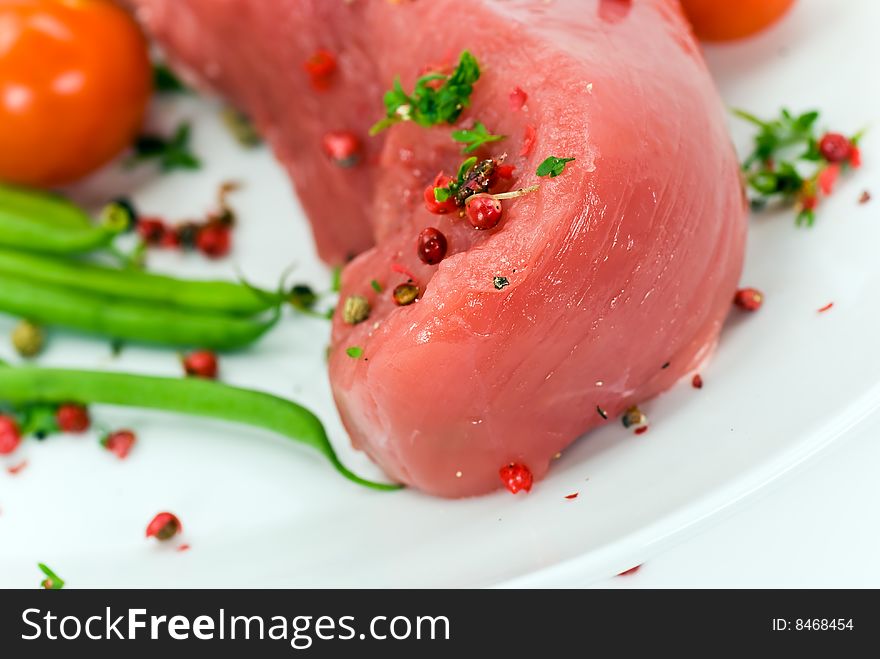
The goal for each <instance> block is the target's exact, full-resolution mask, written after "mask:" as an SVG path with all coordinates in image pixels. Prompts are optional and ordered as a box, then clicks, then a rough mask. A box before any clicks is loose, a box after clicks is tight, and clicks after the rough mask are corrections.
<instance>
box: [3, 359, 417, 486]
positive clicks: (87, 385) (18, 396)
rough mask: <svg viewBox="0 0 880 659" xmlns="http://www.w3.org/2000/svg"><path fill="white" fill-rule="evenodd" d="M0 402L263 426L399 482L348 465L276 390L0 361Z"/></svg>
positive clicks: (314, 421) (314, 422)
mask: <svg viewBox="0 0 880 659" xmlns="http://www.w3.org/2000/svg"><path fill="white" fill-rule="evenodd" d="M0 402H6V403H9V404H12V405H28V404H33V403H64V402H71V403H81V404H85V405H87V404H91V403H104V404H108V405H122V406H132V407H145V408H150V409H158V410H165V411H169V412H179V413H182V414H188V415H193V416H203V417H211V418H215V419H222V420H224V421H232V422H235V423H241V424H245V425H250V426H255V427H258V428H264V429H266V430H270V431H273V432H276V433H278V434H280V435H284V436H285V437H289V438H290V439H294V440H296V441H299V442H302V443H304V444H307V445H309V446H311V447H312V448H315V449H317V450H318V451H319V452H320V453H321V454H323V455H324V456H325V457H326V458H327V459H328V460H329V461H330V463H331V464H332V465H333V466H334V467H335V468H336V470H337V471H338V472H339V473H340V474H342V475H343V476H345V477H346V478H347V479H348V480H350V481H353V482H355V483H358V484H359V485H364V486H366V487H369V488H372V489H375V490H397V489H400V488H401V486H400V485H396V484H386V483H376V482H373V481H369V480H365V479H363V478H361V477H360V476H357V475H356V474H354V473H353V472H351V471H349V470H348V469H347V468H346V467H345V466H344V465H343V464H342V462H340V460H339V457H338V456H337V455H336V452H335V451H334V450H333V447H332V445H331V444H330V441H329V440H328V439H327V433H326V431H325V430H324V426H323V424H322V423H321V421H320V420H319V419H318V417H316V416H315V415H314V414H313V413H312V412H310V411H309V410H307V409H306V408H304V407H302V406H300V405H297V404H296V403H294V402H292V401H289V400H285V399H284V398H279V397H278V396H273V395H271V394H267V393H263V392H259V391H251V390H249V389H240V388H238V387H231V386H229V385H225V384H222V383H219V382H214V381H211V380H202V379H198V378H179V379H176V378H159V377H151V376H143V375H131V374H126V373H103V372H94V371H73V370H62V369H47V368H36V367H30V366H22V367H11V366H6V365H2V362H0Z"/></svg>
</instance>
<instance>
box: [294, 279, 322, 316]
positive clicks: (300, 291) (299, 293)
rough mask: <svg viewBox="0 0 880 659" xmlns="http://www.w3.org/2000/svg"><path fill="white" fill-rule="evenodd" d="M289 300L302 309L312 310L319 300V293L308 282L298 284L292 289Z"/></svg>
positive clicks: (296, 307)
mask: <svg viewBox="0 0 880 659" xmlns="http://www.w3.org/2000/svg"><path fill="white" fill-rule="evenodd" d="M288 301H289V302H290V304H291V305H292V306H293V307H294V308H295V309H299V310H300V311H311V310H312V309H314V307H315V304H317V302H318V294H317V293H315V291H314V290H313V289H312V287H311V286H309V285H308V284H296V285H294V286H293V288H291V289H290V294H289V295H288Z"/></svg>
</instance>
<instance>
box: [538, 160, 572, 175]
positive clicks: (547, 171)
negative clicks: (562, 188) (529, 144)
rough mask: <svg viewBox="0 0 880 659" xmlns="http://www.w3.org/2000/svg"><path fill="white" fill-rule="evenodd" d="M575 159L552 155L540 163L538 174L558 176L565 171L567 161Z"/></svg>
mask: <svg viewBox="0 0 880 659" xmlns="http://www.w3.org/2000/svg"><path fill="white" fill-rule="evenodd" d="M573 160H574V158H557V157H556V156H550V157H549V158H547V160H545V161H544V162H542V163H541V164H540V165H538V171H537V172H536V173H537V174H538V176H549V177H550V178H556V177H557V176H559V175H560V174H561V173H562V172H564V171H565V163H568V162H572V161H573Z"/></svg>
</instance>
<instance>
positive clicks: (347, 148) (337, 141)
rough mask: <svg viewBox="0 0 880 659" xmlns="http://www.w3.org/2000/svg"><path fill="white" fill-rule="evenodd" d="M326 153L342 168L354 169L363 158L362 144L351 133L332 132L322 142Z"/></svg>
mask: <svg viewBox="0 0 880 659" xmlns="http://www.w3.org/2000/svg"><path fill="white" fill-rule="evenodd" d="M321 144H322V146H323V148H324V153H326V154H327V157H328V158H330V160H332V161H333V162H334V163H336V164H337V165H339V166H340V167H354V166H355V165H356V164H357V163H358V162H359V161H360V156H361V143H360V140H358V138H357V136H356V135H355V134H354V133H352V132H350V131H330V132H328V133H325V134H324V137H323V138H322V140H321Z"/></svg>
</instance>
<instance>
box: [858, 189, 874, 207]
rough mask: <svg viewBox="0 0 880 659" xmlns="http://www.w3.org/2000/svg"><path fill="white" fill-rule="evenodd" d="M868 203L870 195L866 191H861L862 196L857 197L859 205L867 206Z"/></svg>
mask: <svg viewBox="0 0 880 659" xmlns="http://www.w3.org/2000/svg"><path fill="white" fill-rule="evenodd" d="M869 201H871V193H870V192H868V191H867V190H863V191H862V194H860V195H859V203H860V204H867V203H868V202H869Z"/></svg>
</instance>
